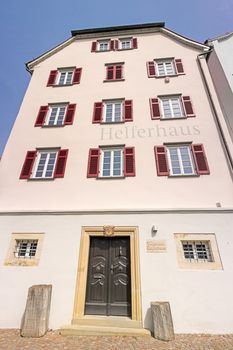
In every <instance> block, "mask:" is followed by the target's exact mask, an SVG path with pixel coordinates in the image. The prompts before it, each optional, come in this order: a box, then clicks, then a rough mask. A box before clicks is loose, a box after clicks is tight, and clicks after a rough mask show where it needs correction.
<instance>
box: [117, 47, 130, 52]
mask: <svg viewBox="0 0 233 350" xmlns="http://www.w3.org/2000/svg"><path fill="white" fill-rule="evenodd" d="M130 50H135V49H134V47H130V48H128V49H121V48H120V49H117V50H115V51H130Z"/></svg>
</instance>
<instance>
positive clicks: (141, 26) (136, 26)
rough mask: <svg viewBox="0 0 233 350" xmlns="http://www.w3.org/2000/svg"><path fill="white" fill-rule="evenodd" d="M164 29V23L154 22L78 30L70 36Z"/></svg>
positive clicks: (72, 31) (73, 31)
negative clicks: (155, 28) (128, 30)
mask: <svg viewBox="0 0 233 350" xmlns="http://www.w3.org/2000/svg"><path fill="white" fill-rule="evenodd" d="M154 27H157V28H158V27H159V28H164V27H165V22H155V23H145V24H128V25H123V26H114V27H102V28H90V29H80V30H71V34H72V36H76V35H81V34H91V33H93V34H94V33H104V32H110V31H111V32H114V31H119V30H127V29H131V30H132V29H144V28H154Z"/></svg>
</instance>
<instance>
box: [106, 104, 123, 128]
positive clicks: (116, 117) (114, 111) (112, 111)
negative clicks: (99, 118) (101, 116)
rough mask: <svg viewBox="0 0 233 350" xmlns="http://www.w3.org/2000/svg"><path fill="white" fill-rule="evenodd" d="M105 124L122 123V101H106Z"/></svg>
mask: <svg viewBox="0 0 233 350" xmlns="http://www.w3.org/2000/svg"><path fill="white" fill-rule="evenodd" d="M104 104H105V120H104V121H105V122H106V123H116V122H120V121H122V105H123V102H122V101H119V100H118V101H106V102H105V103H104Z"/></svg>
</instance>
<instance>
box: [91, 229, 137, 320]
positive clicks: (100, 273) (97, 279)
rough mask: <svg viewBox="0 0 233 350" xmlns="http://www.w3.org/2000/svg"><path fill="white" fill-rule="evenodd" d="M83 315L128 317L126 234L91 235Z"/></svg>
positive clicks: (128, 269)
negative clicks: (113, 235)
mask: <svg viewBox="0 0 233 350" xmlns="http://www.w3.org/2000/svg"><path fill="white" fill-rule="evenodd" d="M85 314H86V315H106V316H110V315H115V316H131V276H130V238H129V237H122V236H118V237H90V253H89V264H88V276H87V289H86V303H85Z"/></svg>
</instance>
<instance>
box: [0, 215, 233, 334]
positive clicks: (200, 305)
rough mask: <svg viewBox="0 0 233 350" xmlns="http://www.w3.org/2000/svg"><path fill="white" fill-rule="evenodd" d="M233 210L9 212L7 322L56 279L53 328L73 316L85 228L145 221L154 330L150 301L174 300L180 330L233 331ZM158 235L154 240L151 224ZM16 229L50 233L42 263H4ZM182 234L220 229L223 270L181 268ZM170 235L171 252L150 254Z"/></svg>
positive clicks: (5, 235) (1, 304) (142, 235)
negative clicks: (35, 288) (154, 243)
mask: <svg viewBox="0 0 233 350" xmlns="http://www.w3.org/2000/svg"><path fill="white" fill-rule="evenodd" d="M232 219H233V215H232V214H229V213H217V214H216V213H215V214H207V213H206V214H204V213H195V214H194V213H193V214H185V213H183V214H125V215H112V214H111V215H66V216H64V215H61V216H60V215H44V216H43V215H42V216H41V215H38V216H5V217H4V216H1V217H0V226H1V245H0V280H1V286H4V288H2V287H1V289H0V309H1V313H0V327H3V328H12V327H19V325H20V320H21V317H22V315H23V311H24V307H25V303H26V298H27V291H28V288H29V287H30V286H31V285H33V284H44V283H45V284H47V283H48V284H50V283H51V284H52V285H53V291H52V303H51V312H50V328H54V329H55V328H59V327H61V326H62V325H64V324H69V323H70V322H71V319H72V313H73V305H74V293H75V284H76V273H77V266H78V257H79V243H80V234H81V227H82V226H102V225H108V224H110V225H115V226H138V230H139V244H140V256H139V259H140V280H141V296H142V310H143V323H144V327H147V328H151V316H150V310H149V307H150V302H151V301H169V302H170V305H171V311H172V316H173V321H174V328H175V332H176V333H198V332H199V333H219V334H220V333H231V332H232V324H233V314H232V312H230V310H232V308H233V301H232V294H233V285H232V283H231V280H232V274H233V261H232V249H233V246H232V245H233V244H232V237H231V236H232V230H231V223H232ZM153 225H156V226H157V228H158V232H157V234H156V236H155V237H151V227H152V226H153ZM12 232H44V233H45V237H44V242H43V249H42V254H41V259H40V263H39V265H38V266H37V267H18V266H4V265H3V264H4V258H5V255H6V252H7V250H8V246H9V244H10V238H11V233H12ZM174 233H215V235H216V240H217V244H218V248H219V253H220V257H221V260H222V264H223V270H205V269H203V270H182V269H179V268H178V263H177V256H176V244H175V239H174ZM151 239H152V240H153V239H159V240H161V239H162V240H165V242H166V245H167V252H166V253H147V252H146V241H147V240H151Z"/></svg>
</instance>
